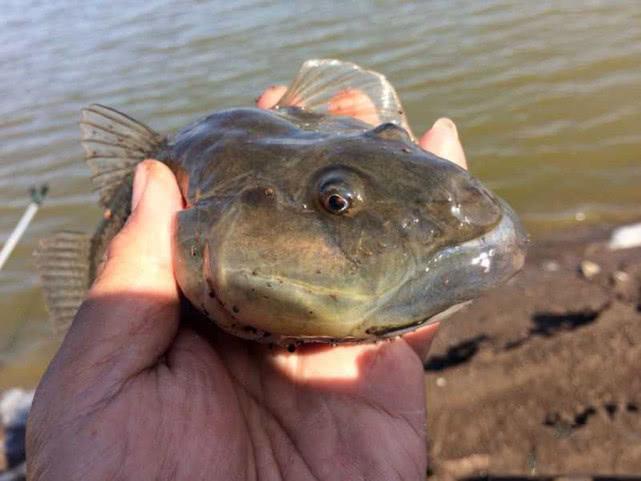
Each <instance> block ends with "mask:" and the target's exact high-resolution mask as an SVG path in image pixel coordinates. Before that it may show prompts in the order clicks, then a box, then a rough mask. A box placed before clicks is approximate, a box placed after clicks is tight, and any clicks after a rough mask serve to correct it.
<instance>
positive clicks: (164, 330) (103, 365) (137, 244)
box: [61, 160, 182, 381]
mask: <svg viewBox="0 0 641 481" xmlns="http://www.w3.org/2000/svg"><path fill="white" fill-rule="evenodd" d="M181 206H182V198H181V194H180V191H179V189H178V186H177V184H176V180H175V177H174V175H173V173H172V172H171V171H170V170H169V168H168V167H167V166H165V165H164V164H162V163H160V162H158V161H154V160H146V161H144V162H142V163H141V164H139V165H138V167H137V169H136V173H135V177H134V185H133V196H132V213H131V215H130V217H129V219H128V221H127V223H126V224H125V226H124V227H123V228H122V230H121V231H120V233H118V235H116V237H114V239H113V240H112V242H111V244H110V246H109V248H108V253H107V260H106V261H105V264H104V267H103V269H102V271H101V272H100V274H99V276H98V278H97V279H96V281H95V282H94V284H93V286H92V287H91V289H90V291H89V294H88V296H87V300H86V301H85V302H84V303H83V305H82V306H81V307H80V309H79V311H78V314H77V315H76V318H75V319H74V322H73V324H72V326H71V329H70V330H69V333H68V335H67V337H66V338H65V342H64V344H63V346H62V348H61V351H64V352H68V353H69V355H70V356H72V359H76V360H78V361H79V362H82V364H83V366H84V368H83V370H84V371H85V372H91V371H92V367H95V368H96V369H97V370H98V371H100V372H97V371H95V370H94V374H95V375H102V374H104V373H105V372H106V373H108V374H107V375H108V376H116V377H117V378H123V379H124V378H128V377H130V376H131V375H133V374H134V373H137V372H140V371H141V370H143V369H146V368H147V367H150V366H151V365H153V364H154V363H155V362H156V361H157V359H158V358H159V357H160V356H162V354H163V353H164V352H165V351H166V350H167V348H168V346H169V345H170V343H171V341H172V340H173V338H174V336H175V334H176V330H177V329H178V318H179V304H180V300H179V293H178V287H177V286H176V281H175V279H174V274H173V266H172V255H171V242H172V241H171V238H172V232H173V223H174V219H175V214H176V212H178V211H179V210H180V209H181ZM64 352H63V353H62V354H61V355H62V356H63V357H64V355H65V354H64ZM115 366H118V368H117V369H114V367H115ZM103 371H104V372H103ZM101 373H102V374H101ZM117 380H118V379H114V381H117Z"/></svg>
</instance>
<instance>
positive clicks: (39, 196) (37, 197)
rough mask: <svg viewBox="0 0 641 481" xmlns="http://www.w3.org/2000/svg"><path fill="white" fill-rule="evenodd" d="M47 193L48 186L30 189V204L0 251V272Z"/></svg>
mask: <svg viewBox="0 0 641 481" xmlns="http://www.w3.org/2000/svg"><path fill="white" fill-rule="evenodd" d="M48 191H49V186H47V185H46V184H45V185H42V186H40V188H39V189H36V188H35V187H32V188H31V204H29V206H28V207H27V210H25V212H24V214H22V217H21V218H20V220H19V221H18V225H16V227H15V229H13V232H12V233H11V235H10V236H9V238H8V239H7V242H5V244H4V246H2V251H0V270H2V267H3V266H4V264H5V262H7V259H9V256H10V255H11V252H13V249H14V248H15V247H16V245H17V244H18V241H19V240H20V238H21V237H22V236H23V234H24V233H25V231H26V230H27V227H29V224H30V223H31V221H32V220H33V216H35V215H36V212H38V209H39V208H40V206H41V205H42V201H43V200H44V198H45V196H46V195H47V192H48Z"/></svg>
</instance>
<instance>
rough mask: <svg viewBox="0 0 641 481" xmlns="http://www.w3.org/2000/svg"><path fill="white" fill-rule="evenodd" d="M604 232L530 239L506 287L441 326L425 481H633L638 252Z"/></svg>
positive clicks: (637, 466) (640, 427) (430, 389)
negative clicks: (428, 480)
mask: <svg viewBox="0 0 641 481" xmlns="http://www.w3.org/2000/svg"><path fill="white" fill-rule="evenodd" d="M607 236H608V231H607V230H606V229H603V230H600V231H597V232H595V231H590V232H588V231H586V232H578V231H574V232H567V233H565V234H560V235H558V236H557V238H555V239H550V240H547V241H545V242H539V243H535V244H534V245H532V247H531V249H530V253H529V257H528V260H527V263H526V266H525V268H524V270H523V272H522V273H521V274H519V275H518V276H517V277H515V278H514V279H512V280H511V281H510V283H509V285H508V286H507V287H503V288H500V289H498V290H496V291H494V292H491V293H489V294H488V295H486V296H484V297H483V298H482V299H480V300H478V301H476V302H475V303H473V304H472V305H471V306H470V307H469V308H467V309H466V310H465V311H464V312H460V313H457V314H456V315H455V316H453V317H452V318H450V319H448V320H447V321H446V322H444V323H443V324H442V326H441V331H440V332H439V335H438V336H437V339H436V340H435V342H434V345H433V347H432V351H431V353H430V358H429V359H428V361H427V363H426V364H425V368H426V373H427V395H428V411H429V421H428V432H429V434H430V438H431V439H430V456H431V469H432V471H433V474H432V477H434V478H435V479H462V478H470V477H475V476H478V475H483V474H493V475H512V476H532V475H535V476H542V475H559V474H583V475H592V476H594V475H640V474H641V248H634V249H626V250H621V251H615V252H611V251H608V249H607V248H606V246H605V243H604V242H602V240H603V239H606V238H607ZM586 260H587V261H591V262H593V263H594V264H591V263H590V262H585V261H586ZM595 266H596V267H595ZM599 269H600V271H599ZM597 271H599V272H597Z"/></svg>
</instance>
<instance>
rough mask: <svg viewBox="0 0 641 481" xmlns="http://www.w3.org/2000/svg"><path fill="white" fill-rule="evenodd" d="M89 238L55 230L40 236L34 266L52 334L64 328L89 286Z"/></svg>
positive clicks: (60, 332)
mask: <svg viewBox="0 0 641 481" xmlns="http://www.w3.org/2000/svg"><path fill="white" fill-rule="evenodd" d="M90 256H91V240H90V239H89V236H88V235H86V234H81V233H78V232H58V233H56V234H54V235H53V236H52V237H49V238H46V239H42V240H41V241H40V245H39V247H38V248H37V249H36V252H35V258H36V267H37V268H38V271H39V272H40V277H41V279H42V288H43V291H44V296H45V302H46V304H47V309H48V311H49V314H50V316H51V323H52V325H53V330H54V332H55V333H56V334H63V333H64V332H66V331H67V329H68V328H69V326H70V325H71V322H72V321H73V318H74V316H75V315H76V312H77V311H78V308H79V307H80V304H82V301H84V299H85V296H86V294H87V290H88V289H89V280H90V265H91V264H90Z"/></svg>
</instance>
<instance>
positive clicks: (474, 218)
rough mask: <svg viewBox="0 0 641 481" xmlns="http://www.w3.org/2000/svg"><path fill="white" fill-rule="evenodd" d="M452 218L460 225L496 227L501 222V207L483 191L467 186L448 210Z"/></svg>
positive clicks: (479, 188) (480, 188)
mask: <svg viewBox="0 0 641 481" xmlns="http://www.w3.org/2000/svg"><path fill="white" fill-rule="evenodd" d="M450 212H451V214H452V216H454V217H455V218H456V219H457V220H458V221H459V222H461V223H462V224H468V225H472V226H478V227H487V226H493V225H496V223H497V222H498V221H499V220H501V206H500V205H499V203H498V201H497V200H496V199H494V197H492V195H491V194H489V193H488V192H487V191H486V190H485V189H483V188H482V187H477V186H468V187H466V188H464V189H462V190H461V191H460V194H459V195H458V196H457V199H455V200H454V201H453V202H452V207H451V208H450Z"/></svg>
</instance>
